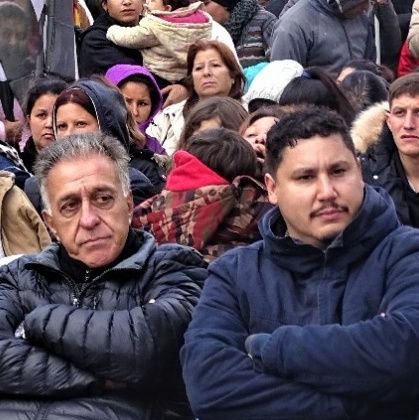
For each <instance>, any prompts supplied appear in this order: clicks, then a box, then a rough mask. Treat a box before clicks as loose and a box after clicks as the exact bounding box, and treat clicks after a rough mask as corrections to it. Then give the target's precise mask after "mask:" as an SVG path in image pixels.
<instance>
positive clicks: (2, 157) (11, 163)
mask: <svg viewBox="0 0 419 420" xmlns="http://www.w3.org/2000/svg"><path fill="white" fill-rule="evenodd" d="M0 170H1V171H7V172H11V173H12V174H14V176H15V184H16V185H17V186H18V187H19V188H21V189H23V186H24V185H25V181H26V180H27V179H28V178H29V177H30V176H31V174H30V173H29V171H28V169H27V168H26V166H25V164H24V163H23V161H22V159H21V158H20V156H19V153H18V152H17V150H16V149H15V148H14V147H12V146H10V145H9V144H7V143H4V142H3V141H1V140H0Z"/></svg>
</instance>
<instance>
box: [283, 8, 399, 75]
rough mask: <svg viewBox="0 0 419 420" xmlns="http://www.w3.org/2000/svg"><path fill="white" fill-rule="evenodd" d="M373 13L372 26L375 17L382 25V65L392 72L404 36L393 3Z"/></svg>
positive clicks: (371, 16) (371, 17) (284, 10)
mask: <svg viewBox="0 0 419 420" xmlns="http://www.w3.org/2000/svg"><path fill="white" fill-rule="evenodd" d="M298 1H300V0H289V1H288V2H287V4H286V5H285V7H283V9H282V12H281V15H280V16H282V15H283V14H284V13H286V12H287V10H288V9H290V8H291V7H293V6H294V5H295V4H296V3H297V2H298ZM372 12H373V13H370V14H369V19H370V23H371V25H374V17H376V18H377V20H378V23H379V25H380V34H379V35H380V44H381V51H380V58H381V63H382V64H384V65H386V66H388V67H390V68H391V69H392V70H396V68H397V60H398V57H399V53H400V48H401V46H402V34H401V30H400V25H399V20H398V17H397V14H396V11H395V9H394V6H393V3H392V2H391V1H388V2H386V3H375V4H374V8H373V9H372ZM374 29H375V28H374ZM374 36H375V31H374Z"/></svg>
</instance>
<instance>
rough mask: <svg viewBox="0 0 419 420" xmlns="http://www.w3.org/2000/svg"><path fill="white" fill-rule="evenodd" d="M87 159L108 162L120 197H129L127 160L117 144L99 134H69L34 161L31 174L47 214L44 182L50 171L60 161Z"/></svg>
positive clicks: (122, 149)
mask: <svg viewBox="0 0 419 420" xmlns="http://www.w3.org/2000/svg"><path fill="white" fill-rule="evenodd" d="M89 155H100V156H105V157H107V158H108V159H110V160H111V161H112V162H113V163H114V164H115V169H116V172H117V174H118V177H119V179H120V181H121V186H122V191H123V193H124V195H125V196H127V195H128V194H129V192H130V180H129V175H128V166H129V160H130V158H129V156H128V154H127V152H126V150H125V149H124V147H123V146H122V145H121V143H120V142H119V141H118V140H116V139H114V138H113V137H110V136H108V135H106V134H103V133H101V132H99V131H95V132H94V133H82V134H73V135H71V136H68V137H66V138H65V139H64V140H59V141H57V142H55V143H54V144H52V145H51V146H49V147H48V148H46V149H44V150H43V151H42V152H41V153H40V154H39V156H38V158H37V159H36V162H35V168H34V173H35V176H36V178H37V180H38V183H39V186H40V191H41V197H42V201H43V203H44V206H45V209H46V210H47V211H50V209H51V204H50V202H49V197H48V191H47V178H48V174H49V172H50V171H51V169H53V168H54V167H55V166H56V165H57V164H58V163H59V162H62V161H64V160H72V159H76V158H80V157H82V158H86V157H88V156H89Z"/></svg>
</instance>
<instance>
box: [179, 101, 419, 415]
mask: <svg viewBox="0 0 419 420" xmlns="http://www.w3.org/2000/svg"><path fill="white" fill-rule="evenodd" d="M266 149H267V156H266V164H267V172H268V173H267V174H266V176H265V181H266V186H267V189H268V193H269V197H270V200H271V202H272V203H273V204H275V205H276V206H277V208H274V209H272V210H271V211H270V212H269V213H267V214H266V215H265V216H264V218H263V219H262V223H261V225H260V230H261V234H262V241H260V242H257V243H255V244H253V245H250V246H247V247H240V248H236V249H234V250H232V251H230V252H228V253H226V254H224V255H223V256H221V257H220V258H219V259H217V260H216V261H215V262H213V263H212V264H211V265H210V267H209V276H208V278H207V280H206V283H205V287H204V290H203V293H202V295H201V299H200V301H199V303H198V305H197V307H196V309H195V312H194V314H193V319H192V322H191V324H190V325H189V328H188V331H187V332H186V335H185V345H184V346H183V348H182V350H181V360H182V365H183V376H184V379H185V383H186V389H187V393H188V397H189V400H190V402H191V405H192V409H193V411H194V414H195V415H196V416H197V417H199V418H200V419H201V420H206V419H211V420H217V419H227V418H228V419H291V418H292V419H297V418H298V419H310V420H316V419H318V420H325V419H331V420H332V419H333V420H338V419H348V418H354V419H358V420H359V419H369V420H370V419H380V420H383V419H386V420H390V419H391V420H397V419H414V418H415V409H416V406H417V403H416V401H417V396H418V391H419V380H418V379H417V378H418V373H419V358H418V357H417V348H418V346H419V299H418V296H419V294H418V293H419V271H418V269H417V267H418V257H419V235H418V234H417V232H416V230H414V229H412V228H411V227H407V226H402V225H401V224H400V222H399V221H398V219H397V215H396V212H395V210H394V206H393V203H392V200H391V197H390V196H389V195H388V194H387V193H386V192H385V191H384V190H382V189H379V188H378V189H374V188H373V187H371V186H368V185H365V184H364V183H363V181H362V175H361V169H360V166H359V163H358V160H357V158H356V155H355V149H354V146H353V143H352V140H351V138H350V136H349V134H348V129H347V127H346V125H345V123H344V121H343V119H342V118H341V117H340V116H338V115H337V114H336V113H334V112H333V111H329V110H326V109H321V108H311V107H310V108H305V109H303V110H299V111H296V112H294V113H291V114H289V115H287V116H285V117H284V118H282V119H281V120H280V121H279V122H278V123H276V125H274V126H273V127H272V128H271V130H270V131H269V133H268V137H267V148H266Z"/></svg>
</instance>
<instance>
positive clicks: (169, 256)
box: [154, 243, 207, 267]
mask: <svg viewBox="0 0 419 420" xmlns="http://www.w3.org/2000/svg"><path fill="white" fill-rule="evenodd" d="M154 258H155V259H156V260H157V261H159V262H161V261H172V262H173V263H175V262H177V263H181V264H183V265H193V266H196V267H206V266H207V263H206V262H205V261H204V259H203V256H202V254H201V253H200V252H198V251H197V250H196V249H195V248H192V247H190V246H185V245H180V244H174V243H167V244H161V245H159V246H158V247H157V248H156V250H155V253H154Z"/></svg>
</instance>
